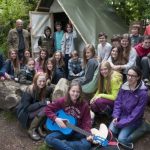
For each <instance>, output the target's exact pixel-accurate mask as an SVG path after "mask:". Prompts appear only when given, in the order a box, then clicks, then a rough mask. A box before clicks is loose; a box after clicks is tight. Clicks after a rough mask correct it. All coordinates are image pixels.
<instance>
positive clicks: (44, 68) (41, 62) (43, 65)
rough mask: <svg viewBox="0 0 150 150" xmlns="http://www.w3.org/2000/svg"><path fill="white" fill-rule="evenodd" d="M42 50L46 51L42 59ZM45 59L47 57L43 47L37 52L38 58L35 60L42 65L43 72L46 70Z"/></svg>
mask: <svg viewBox="0 0 150 150" xmlns="http://www.w3.org/2000/svg"><path fill="white" fill-rule="evenodd" d="M42 52H45V53H46V57H45V59H44V60H43V59H42V58H41V53H42ZM47 59H48V52H47V50H46V49H45V48H42V49H41V50H40V52H39V58H38V60H37V61H38V62H39V66H42V69H43V71H44V72H45V71H46V61H47Z"/></svg>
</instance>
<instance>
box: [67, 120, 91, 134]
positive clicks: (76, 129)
mask: <svg viewBox="0 0 150 150" xmlns="http://www.w3.org/2000/svg"><path fill="white" fill-rule="evenodd" d="M66 125H67V127H69V128H71V129H72V130H74V131H76V132H78V133H81V134H83V135H85V136H90V135H91V133H89V132H87V131H85V130H83V129H81V128H79V127H77V126H74V125H72V124H70V123H68V122H67V123H66Z"/></svg>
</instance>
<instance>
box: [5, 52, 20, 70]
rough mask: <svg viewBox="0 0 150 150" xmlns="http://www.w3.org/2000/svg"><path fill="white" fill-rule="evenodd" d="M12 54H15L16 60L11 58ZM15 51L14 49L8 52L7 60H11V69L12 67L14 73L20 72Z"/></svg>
mask: <svg viewBox="0 0 150 150" xmlns="http://www.w3.org/2000/svg"><path fill="white" fill-rule="evenodd" d="M12 52H15V53H16V59H15V60H13V59H12V58H11V53H12ZM17 54H18V53H17V50H15V49H10V50H9V52H8V58H9V59H10V60H11V62H12V63H13V67H14V71H15V72H16V71H19V70H20V62H19V59H18V55H17Z"/></svg>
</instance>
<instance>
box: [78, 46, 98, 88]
mask: <svg viewBox="0 0 150 150" xmlns="http://www.w3.org/2000/svg"><path fill="white" fill-rule="evenodd" d="M83 65H84V70H85V74H84V76H83V77H79V78H77V79H76V80H78V81H79V82H80V84H81V85H85V84H87V83H89V82H90V81H92V79H93V76H94V72H95V70H96V69H97V67H98V61H97V60H96V58H95V48H94V46H93V45H92V44H87V45H86V46H85V48H84V50H83Z"/></svg>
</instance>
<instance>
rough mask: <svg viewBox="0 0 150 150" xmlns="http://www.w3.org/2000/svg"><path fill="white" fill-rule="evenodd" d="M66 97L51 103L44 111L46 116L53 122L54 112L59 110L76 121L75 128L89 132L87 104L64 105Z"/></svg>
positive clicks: (89, 118)
mask: <svg viewBox="0 0 150 150" xmlns="http://www.w3.org/2000/svg"><path fill="white" fill-rule="evenodd" d="M65 101H66V97H62V98H59V99H57V100H55V101H54V102H53V103H50V104H49V105H48V106H47V107H46V109H45V112H46V115H47V117H49V118H50V119H52V120H53V121H55V119H56V118H57V116H56V114H55V113H56V112H57V111H59V110H60V109H62V110H64V111H65V112H66V113H67V114H69V115H71V116H73V117H74V118H76V119H77V126H78V127H80V128H81V129H83V130H86V131H90V129H91V116H90V109H89V106H88V103H87V102H85V101H83V102H81V103H80V102H77V103H76V104H72V105H67V106H66V105H65Z"/></svg>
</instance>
